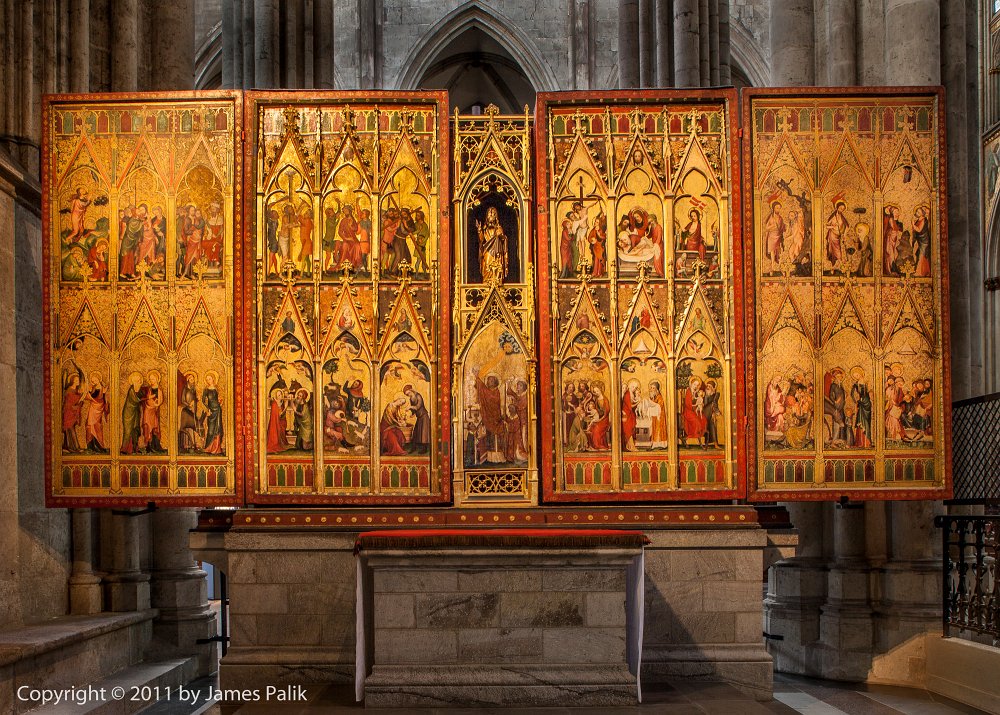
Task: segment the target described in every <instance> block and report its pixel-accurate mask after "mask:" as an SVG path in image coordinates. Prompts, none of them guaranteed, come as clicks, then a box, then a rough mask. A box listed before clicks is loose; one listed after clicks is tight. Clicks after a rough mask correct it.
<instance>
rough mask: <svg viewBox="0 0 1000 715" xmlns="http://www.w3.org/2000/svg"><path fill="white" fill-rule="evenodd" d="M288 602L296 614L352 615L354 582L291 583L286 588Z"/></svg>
mask: <svg viewBox="0 0 1000 715" xmlns="http://www.w3.org/2000/svg"><path fill="white" fill-rule="evenodd" d="M287 589H288V600H289V602H290V603H292V604H294V608H293V609H292V610H294V611H296V612H297V613H340V614H344V615H350V614H353V613H354V600H355V594H354V591H355V588H354V580H353V579H352V580H351V581H349V582H348V581H343V580H336V581H327V582H322V583H293V584H289V585H288V586H287Z"/></svg>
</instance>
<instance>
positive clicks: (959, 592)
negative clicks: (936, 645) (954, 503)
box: [934, 516, 1000, 645]
mask: <svg viewBox="0 0 1000 715" xmlns="http://www.w3.org/2000/svg"><path fill="white" fill-rule="evenodd" d="M934 523H935V525H936V526H937V527H938V528H940V529H942V530H943V531H942V545H943V547H944V548H943V549H942V572H941V576H942V589H941V604H942V615H943V618H942V625H943V628H944V635H945V636H946V637H947V636H950V635H952V634H951V632H950V631H951V630H952V629H956V628H957V629H958V630H960V631H973V632H975V633H982V634H985V635H988V636H991V637H992V638H993V643H994V645H997V644H998V643H1000V588H998V586H997V575H998V574H997V555H998V554H997V547H998V543H997V542H998V536H1000V517H996V516H993V517H990V516H939V517H937V518H936V519H935V520H934Z"/></svg>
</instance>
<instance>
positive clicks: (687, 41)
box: [674, 0, 701, 87]
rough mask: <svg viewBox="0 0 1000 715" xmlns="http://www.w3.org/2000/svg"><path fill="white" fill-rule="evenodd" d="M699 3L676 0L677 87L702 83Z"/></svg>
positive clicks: (675, 75)
mask: <svg viewBox="0 0 1000 715" xmlns="http://www.w3.org/2000/svg"><path fill="white" fill-rule="evenodd" d="M698 4H699V3H698V0H674V85H675V86H677V87H697V86H698V85H699V84H700V83H701V49H700V46H699V43H700V40H699V35H698Z"/></svg>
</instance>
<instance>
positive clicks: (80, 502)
mask: <svg viewBox="0 0 1000 715" xmlns="http://www.w3.org/2000/svg"><path fill="white" fill-rule="evenodd" d="M213 101H214V102H216V103H224V104H225V106H226V107H231V111H232V115H231V117H232V120H231V122H230V123H229V124H228V126H226V127H225V128H224V129H225V132H226V133H227V134H228V135H229V137H230V143H231V151H230V152H229V154H230V157H231V162H232V165H231V167H230V171H231V172H232V182H231V184H230V185H229V186H228V187H227V188H226V191H231V196H232V198H231V200H230V201H228V202H225V203H227V204H231V207H230V206H227V207H226V208H231V211H232V213H231V217H230V219H231V223H229V228H230V234H231V235H230V236H229V238H228V241H225V240H224V241H223V248H224V249H229V251H228V252H230V255H231V256H232V263H231V264H230V266H231V268H230V277H229V279H228V280H229V281H231V286H232V289H231V290H230V291H228V292H227V295H226V296H225V300H226V302H228V304H229V312H230V313H232V312H233V311H234V310H235V309H236V308H235V306H234V305H233V301H235V300H236V296H239V295H241V293H242V288H241V286H240V280H241V277H242V273H241V271H240V270H239V266H240V264H241V261H242V251H243V244H242V242H241V241H239V240H238V239H239V237H240V235H241V233H242V232H241V221H242V212H241V211H240V207H241V206H242V197H241V191H242V189H243V183H242V176H243V171H242V167H241V165H240V161H241V157H242V152H241V151H240V142H241V137H240V134H239V131H240V129H241V127H242V125H243V117H242V112H243V101H242V93H241V92H239V91H225V90H222V91H214V90H213V91H201V90H199V91H188V92H142V93H134V92H116V93H95V94H46V95H43V96H42V132H41V135H42V139H41V141H42V146H41V162H40V163H41V179H42V182H41V183H42V219H41V231H42V266H43V276H42V334H43V338H42V339H43V360H42V373H43V380H44V388H43V401H44V411H45V419H44V449H45V455H44V459H45V476H44V478H45V505H46V507H49V508H67V507H69V508H107V507H144V506H149V505H155V506H156V507H204V506H240V505H242V504H243V503H244V502H243V493H244V485H243V473H244V462H243V460H244V454H243V451H242V450H241V449H239V448H237V445H239V444H241V443H242V442H243V441H244V434H243V432H242V429H241V421H240V419H239V417H238V416H239V415H240V414H241V413H242V411H243V409H244V406H243V405H242V404H241V401H242V395H241V394H240V393H239V391H237V390H236V389H235V385H236V374H235V373H236V371H235V369H232V376H231V378H230V379H228V380H225V381H224V382H223V381H219V386H220V387H221V386H223V384H224V386H225V388H226V389H227V390H228V395H225V396H224V404H226V403H227V404H226V407H225V408H224V409H223V417H222V420H223V425H224V426H225V427H226V428H228V429H230V430H231V431H232V433H233V437H229V438H228V439H226V437H225V436H223V437H222V443H223V445H224V446H223V449H224V450H225V448H226V446H228V448H229V449H228V451H230V454H231V457H230V460H229V461H228V463H227V465H225V467H226V471H229V472H231V474H232V478H231V480H229V479H227V478H226V477H225V476H224V475H222V476H221V477H219V476H218V472H217V471H216V470H212V471H211V472H209V476H210V477H211V476H216V477H217V478H218V479H219V480H222V481H225V482H226V483H225V484H224V485H223V486H218V485H216V486H217V488H216V489H214V490H213V492H210V493H206V494H192V493H190V491H187V489H184V488H178V487H177V480H178V469H177V465H178V460H177V453H176V449H175V448H177V449H179V447H177V445H176V444H174V437H175V436H176V435H175V434H170V430H169V426H175V424H174V420H173V419H168V420H167V424H168V431H167V432H168V434H167V436H166V437H163V436H162V435H160V437H162V439H163V441H164V442H166V441H167V440H169V444H170V445H171V447H170V448H169V449H166V450H163V452H164V453H167V452H169V453H170V454H169V461H168V462H165V463H164V462H163V460H162V459H159V460H158V462H159V464H158V465H157V466H158V467H159V472H158V474H159V475H161V476H165V477H166V478H167V480H168V483H167V485H165V486H157V487H155V488H150V489H148V490H146V491H144V490H143V489H142V487H141V486H140V487H139V488H131V487H130V488H129V490H128V492H129V493H125V492H124V491H123V490H122V489H121V488H120V487H119V488H113V486H112V485H114V484H120V480H121V472H120V470H121V469H122V468H123V463H127V462H128V461H129V460H128V459H126V460H124V461H123V460H121V459H120V455H119V454H118V451H119V448H118V446H117V445H115V446H114V449H111V448H110V447H111V442H110V438H113V437H115V436H116V435H117V431H118V430H117V428H115V429H111V423H110V422H109V421H106V418H104V417H102V418H100V420H99V423H98V424H99V425H100V428H99V429H100V439H101V441H102V442H103V444H102V445H101V447H103V448H104V454H109V453H111V452H114V456H113V457H109V460H110V461H107V460H105V461H106V463H104V464H101V465H96V467H95V468H94V470H92V471H93V476H95V477H97V479H98V484H97V485H96V486H95V487H92V488H85V489H83V490H82V491H83V492H89V493H82V494H72V493H66V491H65V489H62V488H60V489H58V490H57V488H56V483H55V480H56V475H55V474H54V467H55V461H56V460H57V459H58V460H59V461H60V464H61V463H62V460H61V456H62V450H61V449H60V448H59V446H58V443H57V442H56V440H55V436H56V435H55V430H54V428H53V424H54V422H53V421H54V420H55V419H56V415H57V414H58V415H59V417H60V418H61V417H62V403H60V410H58V411H57V410H56V409H55V395H54V394H53V389H52V387H53V383H52V380H53V359H54V354H53V353H54V349H55V348H54V343H53V341H54V340H56V339H59V338H60V336H59V335H56V334H55V331H58V330H59V329H60V326H59V323H58V321H55V324H53V323H54V317H55V316H54V314H53V310H57V309H58V306H54V305H53V300H54V296H53V291H54V290H58V286H57V287H56V288H54V287H53V285H52V283H53V281H56V282H57V283H58V282H59V281H60V267H59V266H58V263H56V262H55V261H56V260H57V259H56V257H55V255H54V252H53V246H52V236H51V235H50V232H51V231H52V230H53V217H54V215H53V210H54V205H53V201H57V200H58V197H56V196H54V195H53V194H54V189H55V187H54V183H53V182H54V181H56V179H57V178H58V177H57V176H56V174H57V173H58V172H57V171H55V170H54V167H53V165H52V162H53V160H54V157H53V155H52V152H53V151H54V146H53V145H54V137H53V131H54V125H53V124H52V122H53V112H55V111H56V110H57V109H58V108H59V107H60V106H66V107H70V106H72V107H86V106H91V105H92V106H94V107H95V108H97V109H102V108H103V110H111V111H113V110H114V108H115V107H116V106H117V107H121V106H122V105H126V106H136V105H141V104H143V103H145V102H152V103H155V104H159V105H162V107H163V109H169V108H171V106H174V108H175V109H176V105H178V104H180V105H183V106H186V105H197V104H198V103H199V102H210V103H211V102H213ZM221 115H222V112H221V111H220V112H218V113H217V115H216V117H217V121H221V119H220V118H221ZM165 116H166V115H164V117H160V118H159V122H160V123H156V119H153V118H152V117H147V119H151V120H152V121H154V126H153V127H151V129H152V131H153V132H161V133H163V132H169V131H171V130H174V131H176V130H177V129H178V123H181V122H182V121H183V122H184V124H181V129H182V130H186V131H193V125H192V122H204V121H207V119H208V117H207V116H202V117H198V118H197V119H192V118H191V117H190V116H188V117H187V118H186V119H184V120H181V119H180V118H179V117H176V116H175V117H172V118H166V119H165ZM103 121H105V122H107V121H109V120H108V116H107V115H105V117H104V120H103ZM163 121H166V122H167V123H166V124H163V123H162V122H163ZM171 121H173V122H174V123H171ZM130 125H131V119H130ZM109 127H110V125H107V124H105V125H104V126H103V128H102V127H101V126H100V125H98V124H95V125H94V126H93V127H90V128H89V130H90V131H91V132H95V133H96V132H97V131H99V130H103V133H108V132H109V131H110V129H109ZM220 127H221V124H217V125H216V129H219V128H220ZM206 129H208V127H207V126H206ZM81 145H82V142H81ZM199 149H200V147H199ZM206 150H207V149H206ZM79 151H80V150H79V149H78V150H77V152H79ZM202 158H204V157H202ZM187 159H188V160H189V162H190V163H191V164H192V165H193V163H194V159H195V154H194V152H192V153H191V156H189V157H187ZM133 160H134V157H133ZM130 166H131V165H130ZM64 168H66V167H64ZM177 168H178V167H177V166H176V165H172V166H170V167H166V169H167V170H168V171H169V172H175V171H176V170H177ZM187 168H188V169H191V168H193V167H192V166H189V167H187ZM92 169H93V170H94V171H95V172H96V171H98V169H97V166H96V162H95V163H94V164H93V166H92ZM112 173H113V172H112ZM158 178H160V179H162V178H163V177H162V176H160V177H158ZM179 181H180V180H178V181H177V182H176V183H175V185H173V186H171V187H170V189H171V191H170V193H171V197H172V201H171V205H173V200H174V199H175V198H176V190H177V184H178V183H179ZM189 188H191V189H192V191H194V189H193V188H192V187H189ZM224 193H225V191H223V194H224ZM95 198H96V197H95ZM105 201H106V197H105ZM90 202H93V199H91V200H90ZM105 205H106V204H105ZM204 208H205V207H201V206H200V207H199V209H204ZM213 210H214V211H219V207H213ZM60 213H67V212H66V211H62V212H60ZM83 217H84V214H83V213H81V215H80V219H81V220H80V224H81V228H86V227H85V224H84V223H83V221H84V218H83ZM108 218H109V219H110V218H111V217H110V216H109V217H108ZM169 220H170V221H174V220H176V216H169ZM109 224H110V221H109ZM108 228H110V227H109V226H105V227H104V229H105V230H107V229H108ZM225 228H226V226H225V224H223V229H225ZM168 230H169V229H168ZM175 231H176V229H175V230H174V231H170V233H169V234H168V235H169V236H171V237H174V236H176V233H175ZM71 232H72V228H71ZM89 232H93V229H90V230H89ZM70 238H72V236H70ZM112 238H119V239H120V238H121V237H120V236H118V233H117V232H110V231H108V236H107V237H105V251H107V253H105V254H104V258H103V260H101V259H100V258H99V257H98V258H97V259H95V261H99V262H100V263H101V264H102V265H103V271H104V282H106V283H108V284H109V285H110V284H111V283H112V282H114V283H116V284H117V277H116V276H109V275H108V272H109V271H110V269H111V267H112V266H114V265H117V263H118V256H117V251H118V247H114V253H115V259H114V263H112V258H111V254H112V251H111V250H110V246H109V245H108V244H110V240H111V239H112ZM161 248H162V249H163V250H164V251H165V250H166V249H165V248H164V247H163V246H159V247H158V248H157V249H156V250H159V249H161ZM175 250H176V249H174V248H171V249H170V252H171V253H173V252H174V251H175ZM154 255H155V252H154ZM202 257H204V255H203V256H202ZM59 258H60V259H61V258H62V257H61V256H60V257H59ZM84 262H85V259H83V255H82V254H81V260H79V261H77V265H76V268H77V269H79V268H80V267H81V265H82V264H83V263H84ZM222 262H223V263H224V262H225V261H222ZM194 268H195V269H197V268H198V267H197V266H196V267H194ZM200 269H201V271H202V272H201V273H198V279H197V281H196V282H197V283H200V284H202V285H204V282H203V278H204V275H205V265H202V266H200ZM164 270H165V271H170V268H169V267H168V266H164ZM218 270H219V274H220V276H219V277H224V269H221V268H220V269H218ZM85 272H86V273H87V274H88V275H87V278H88V279H89V278H90V277H91V275H92V268H91V269H85ZM171 273H173V271H171ZM192 275H193V274H192ZM145 276H146V278H147V279H148V278H149V273H148V272H147V273H146V274H145ZM140 277H141V276H140ZM74 279H76V278H74ZM162 280H163V281H166V276H165V275H164V276H163V278H162ZM170 281H171V283H173V281H174V277H173V276H171V278H170ZM138 284H145V285H146V286H148V280H147V281H142V280H140V281H138V282H137V285H138ZM194 284H195V283H191V284H190V285H194ZM81 285H86V281H83V282H82V283H81ZM190 285H189V287H190ZM85 302H86V301H85ZM84 307H86V306H84ZM202 307H207V306H202ZM195 310H196V311H197V307H196V308H195ZM191 317H192V321H193V319H194V318H195V317H198V318H200V316H191ZM218 317H219V316H212V318H211V320H217V319H218ZM61 327H66V326H61ZM188 327H190V326H188ZM111 328H112V332H115V328H114V326H111ZM176 329H177V328H175V330H176ZM233 331H234V325H233V323H232V321H229V329H228V334H229V346H230V354H229V355H228V357H227V359H228V361H229V363H230V365H232V350H233V343H234V340H233ZM110 339H111V338H110V336H107V337H105V340H110ZM169 340H170V341H173V340H174V337H173V336H172V337H171V338H169ZM171 344H172V343H171ZM106 349H107V350H108V352H110V346H107V347H106ZM116 352H117V351H116ZM174 362H176V358H174ZM174 368H175V372H176V369H179V368H180V366H179V365H176V364H175V365H174ZM106 369H108V368H106ZM102 372H103V370H102ZM216 374H217V375H218V373H216ZM174 376H175V375H168V377H174ZM204 377H205V376H204V375H202V376H201V378H200V380H203V379H204ZM86 379H87V378H86V377H84V378H83V380H86ZM104 379H106V380H108V382H109V383H110V381H111V380H110V376H109V375H105V378H104ZM216 379H218V377H217V378H216ZM84 384H85V383H84ZM78 385H79V386H80V388H81V389H82V384H81V383H78ZM108 387H110V386H108ZM106 389H107V388H105V390H106ZM167 394H168V395H169V396H170V397H172V398H174V399H176V398H177V395H173V394H171V392H170V390H169V389H168V390H167ZM63 397H64V396H63V395H60V398H63ZM100 399H101V400H107V401H110V398H108V397H107V395H106V394H102V396H101V398H100ZM217 401H218V400H217V398H216V405H215V406H216V407H218V405H217ZM118 409H119V405H118V404H115V405H112V406H109V407H107V409H106V410H105V415H108V414H114V413H117V412H118ZM167 411H174V404H172V403H168V405H167ZM161 415H162V413H161ZM104 428H108V429H109V431H111V435H105V434H104ZM81 429H82V427H81ZM156 430H157V432H159V431H160V425H159V424H157V425H156ZM64 438H65V436H64ZM85 439H86V438H85ZM146 446H147V447H148V445H146ZM207 446H208V445H204V444H200V443H199V444H197V445H196V446H192V447H191V452H192V453H195V454H197V453H203V454H204V453H206V452H205V449H206V447H207ZM57 449H59V451H60V454H59V455H58V456H57V455H56V452H55V450H57ZM74 451H79V452H81V453H82V452H85V451H86V448H85V447H84V448H82V449H79V450H74ZM143 452H148V449H146V448H144V449H143ZM212 453H213V454H214V452H212ZM98 454H101V453H98ZM157 454H159V453H157ZM132 461H135V460H134V459H133V460H132ZM133 466H134V467H136V469H134V470H133V471H134V472H136V473H137V475H138V477H139V479H140V480H148V479H149V473H150V471H151V470H150V469H149V467H148V465H142V464H135V465H133ZM144 466H145V467H146V469H145V470H143V467H144ZM192 467H195V469H192ZM196 467H197V465H193V464H192V465H190V466H187V476H186V478H191V477H194V478H195V480H196V481H197V480H198V479H199V478H200V477H204V476H205V475H204V474H202V475H200V477H199V475H197V474H196V473H195V472H196V471H197V469H196ZM64 471H65V470H64ZM79 471H87V470H73V469H72V467H71V468H70V470H69V472H67V474H68V475H69V476H68V478H69V479H70V480H74V479H77V477H78V476H79V474H77V473H76V472H79ZM112 471H118V472H119V474H118V475H114V476H112V474H111V473H112ZM103 472H107V474H104V473H103ZM133 476H135V475H133ZM62 477H63V478H64V480H65V478H67V475H62ZM88 479H89V477H88ZM140 483H141V482H140ZM195 488H198V485H197V484H196V486H195ZM188 489H189V488H188ZM57 491H59V492H61V493H57ZM77 491H81V490H77ZM185 492H187V493H185Z"/></svg>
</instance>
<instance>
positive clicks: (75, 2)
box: [69, 0, 90, 92]
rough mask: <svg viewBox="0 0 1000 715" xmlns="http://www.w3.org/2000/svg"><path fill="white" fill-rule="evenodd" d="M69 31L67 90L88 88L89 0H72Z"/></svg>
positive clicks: (79, 90)
mask: <svg viewBox="0 0 1000 715" xmlns="http://www.w3.org/2000/svg"><path fill="white" fill-rule="evenodd" d="M69 22H70V32H69V53H70V62H69V90H70V91H71V92H86V91H88V90H89V89H90V0H72V2H71V4H70V14H69Z"/></svg>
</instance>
